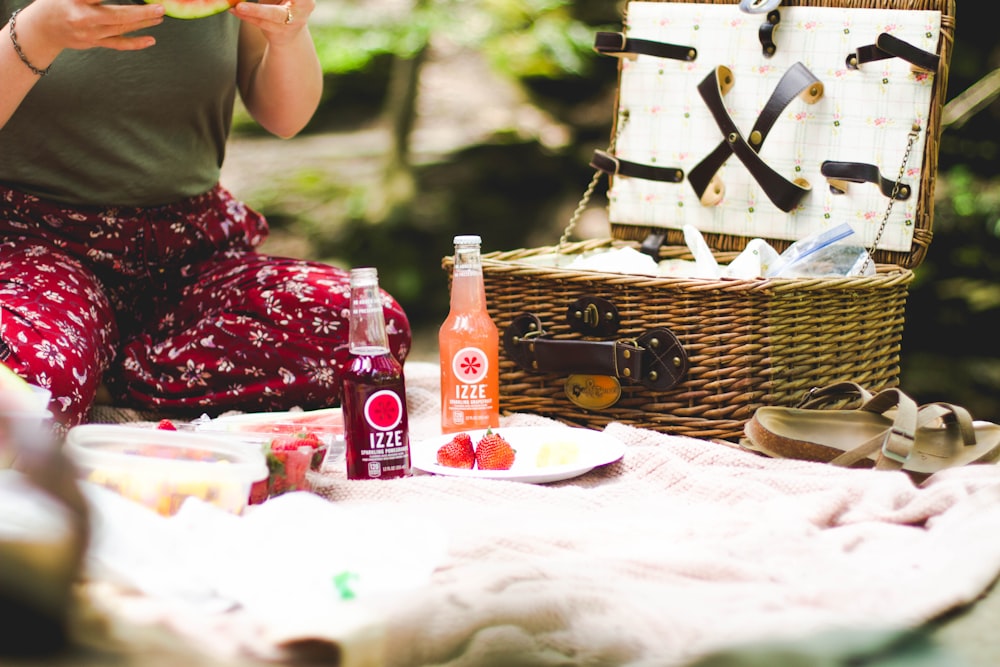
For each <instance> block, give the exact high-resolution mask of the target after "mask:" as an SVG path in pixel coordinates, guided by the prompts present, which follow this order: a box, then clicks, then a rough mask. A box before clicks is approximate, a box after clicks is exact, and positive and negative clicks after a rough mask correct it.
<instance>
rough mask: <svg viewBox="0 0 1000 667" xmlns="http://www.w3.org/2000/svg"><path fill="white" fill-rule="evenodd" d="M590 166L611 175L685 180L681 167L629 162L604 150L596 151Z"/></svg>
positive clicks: (675, 180) (648, 179)
mask: <svg viewBox="0 0 1000 667" xmlns="http://www.w3.org/2000/svg"><path fill="white" fill-rule="evenodd" d="M590 166H591V167H593V168H594V169H598V170H600V171H603V172H604V173H606V174H609V175H611V176H628V177H630V178H642V179H645V180H647V181H663V182H666V183H680V182H681V181H683V180H684V170H683V169H681V168H680V167H654V166H652V165H648V164H640V163H638V162H629V161H628V160H622V159H619V158H617V157H615V156H614V155H611V154H610V153H608V152H606V151H602V150H595V151H594V157H593V158H591V160H590Z"/></svg>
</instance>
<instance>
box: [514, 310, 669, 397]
mask: <svg viewBox="0 0 1000 667" xmlns="http://www.w3.org/2000/svg"><path fill="white" fill-rule="evenodd" d="M503 349H504V352H505V353H506V355H507V357H508V358H509V359H510V360H511V361H513V362H514V363H515V364H516V365H517V366H518V367H519V368H521V369H523V370H525V371H529V372H534V373H557V374H565V375H578V374H579V375H610V376H614V377H615V378H617V379H618V380H622V381H625V382H627V383H629V384H640V385H642V386H644V387H646V388H648V389H652V390H654V391H666V390H667V389H670V388H671V387H673V386H675V385H676V384H677V383H679V382H680V381H681V380H682V379H683V378H684V376H685V375H686V373H687V368H688V359H687V353H686V352H685V350H684V348H683V346H682V345H681V343H680V341H679V340H678V339H677V337H676V336H675V335H674V334H673V333H672V332H671V331H670V330H669V329H666V328H665V327H658V328H654V329H649V330H648V331H646V332H645V333H643V334H641V335H640V336H638V337H637V338H635V339H634V340H633V339H619V340H567V339H555V338H552V337H551V336H550V335H549V334H547V333H546V332H545V330H544V329H543V328H542V323H541V320H539V318H538V317H537V316H536V315H533V314H531V313H522V314H521V315H518V316H517V317H515V318H514V320H513V321H512V322H511V323H510V325H508V327H507V328H506V329H505V330H504V333H503Z"/></svg>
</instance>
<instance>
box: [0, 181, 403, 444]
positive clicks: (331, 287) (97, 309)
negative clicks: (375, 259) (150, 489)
mask: <svg viewBox="0 0 1000 667" xmlns="http://www.w3.org/2000/svg"><path fill="white" fill-rule="evenodd" d="M267 231H268V230H267V223H266V221H265V220H264V218H263V217H262V216H261V215H260V214H258V213H256V212H255V211H253V210H252V209H250V208H249V207H247V206H245V205H244V204H243V203H241V202H240V201H238V200H236V199H235V198H234V197H233V196H232V195H231V194H230V193H229V192H228V191H226V190H225V189H224V188H222V187H216V188H215V189H213V190H212V191H210V192H208V193H205V194H204V195H200V196H198V197H194V198H191V199H189V200H185V201H183V202H180V203H177V204H171V205H166V206H161V207H152V208H102V209H80V208H74V207H69V206H65V205H62V204H59V203H56V202H50V201H45V200H42V199H39V198H37V197H34V196H32V195H28V194H25V193H22V192H19V191H17V190H13V189H10V188H5V187H2V186H0V359H2V360H3V361H4V363H6V364H7V365H8V366H9V367H11V368H13V369H14V370H15V371H17V372H18V373H19V374H21V375H22V376H23V377H25V378H27V379H28V380H29V381H31V382H33V383H34V384H38V385H40V386H43V387H46V388H48V389H50V390H51V391H52V395H53V397H52V403H51V405H50V407H51V409H52V410H53V412H54V413H55V415H56V419H57V420H58V421H59V422H61V423H63V424H64V425H73V424H76V423H79V422H80V421H82V420H84V419H85V418H86V415H87V412H88V410H89V408H90V405H91V404H92V402H93V400H94V397H95V395H96V392H97V389H98V387H99V386H100V384H101V383H102V382H104V383H105V384H106V386H107V388H108V390H109V391H110V392H111V395H112V396H113V397H114V398H115V399H116V400H117V401H119V402H121V403H122V404H123V405H130V406H134V407H141V408H155V409H164V410H169V411H179V412H190V413H192V414H200V413H202V412H205V413H209V414H213V413H219V412H223V411H226V410H232V409H240V410H283V409H288V408H291V407H302V408H306V409H308V408H318V407H324V406H329V405H334V404H336V403H338V402H339V400H340V375H341V369H342V367H343V365H344V363H345V362H346V359H347V355H348V346H347V336H348V314H349V305H350V302H349V284H348V274H347V272H346V271H344V270H342V269H338V268H336V267H333V266H330V265H327V264H323V263H319V262H310V261H305V260H298V259H288V258H280V257H271V256H267V255H263V254H259V253H257V252H256V251H255V250H254V248H255V247H257V246H258V245H259V244H260V243H261V242H262V241H263V240H264V238H265V237H266V235H267ZM383 301H384V304H383V305H384V312H385V318H386V328H387V330H388V333H389V342H390V348H391V351H392V353H393V354H394V355H395V356H396V357H397V358H398V359H399V360H400V361H401V362H402V361H404V360H405V359H406V356H407V355H408V353H409V349H410V342H411V339H410V326H409V322H408V320H407V317H406V314H405V313H404V312H403V309H402V308H401V307H400V305H399V304H398V303H397V302H396V301H395V300H394V299H393V298H392V297H391V296H390V295H388V294H387V293H385V292H383Z"/></svg>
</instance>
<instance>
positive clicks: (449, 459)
mask: <svg viewBox="0 0 1000 667" xmlns="http://www.w3.org/2000/svg"><path fill="white" fill-rule="evenodd" d="M437 462H438V465H442V466H448V467H449V468H466V469H469V470H471V469H472V466H474V465H475V464H476V453H475V451H473V449H472V438H470V437H469V434H468V433H459V434H458V435H456V436H455V437H454V438H452V439H451V440H450V441H448V442H446V443H445V444H443V445H441V448H440V449H438V451H437Z"/></svg>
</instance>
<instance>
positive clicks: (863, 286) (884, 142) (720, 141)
mask: <svg viewBox="0 0 1000 667" xmlns="http://www.w3.org/2000/svg"><path fill="white" fill-rule="evenodd" d="M763 5H770V7H762V6H763ZM624 12H625V13H624V20H623V30H622V32H621V33H610V34H609V33H600V34H598V35H597V36H596V38H595V48H596V49H597V50H598V51H599V52H601V53H605V54H609V55H611V56H615V57H618V58H619V63H620V64H619V80H618V83H619V87H618V97H617V100H616V104H615V109H614V114H615V117H614V118H615V121H614V126H615V127H614V130H613V133H612V138H611V142H610V145H609V147H608V150H607V151H596V152H595V157H594V161H593V162H592V166H594V167H595V173H594V179H593V180H592V181H591V183H590V186H589V187H588V188H587V190H586V193H585V194H584V199H583V201H581V208H582V207H583V206H584V205H585V204H586V202H587V200H588V198H589V196H590V193H591V192H593V190H594V188H595V186H596V185H597V183H598V182H599V180H600V179H602V178H604V177H605V176H607V178H608V183H609V189H608V201H609V205H608V215H609V222H610V232H611V235H610V237H609V238H604V239H592V240H584V241H573V242H571V241H569V240H568V238H569V236H570V232H571V228H572V224H573V221H571V225H570V227H568V228H567V230H566V233H565V234H564V235H563V238H562V239H561V240H560V241H559V243H558V245H553V246H546V247H538V248H530V249H523V248H522V249H517V250H511V251H501V252H489V253H486V254H485V255H484V256H483V272H484V278H485V283H486V292H487V301H488V307H489V310H490V313H491V315H492V316H493V318H494V320H495V322H496V324H497V327H498V329H499V330H500V333H501V337H502V341H501V353H500V354H501V358H500V384H501V389H500V392H501V394H500V403H501V409H502V410H503V411H504V412H506V413H511V412H529V413H536V414H541V415H545V416H548V417H552V418H555V419H559V420H562V421H565V422H567V423H571V424H579V425H584V426H589V427H593V428H601V427H603V426H604V425H606V424H608V423H609V422H612V421H616V422H623V423H626V424H632V425H635V426H639V427H643V428H648V429H653V430H656V431H661V432H667V433H674V434H679V435H689V436H693V437H699V438H718V439H725V440H734V439H737V438H739V437H740V435H741V434H742V430H743V425H744V423H745V422H746V421H747V420H748V419H749V418H750V417H751V416H752V415H753V413H754V411H755V410H756V409H757V408H758V407H760V406H763V405H794V404H796V403H798V402H799V401H800V400H801V399H802V398H803V396H804V395H805V394H806V392H808V390H810V389H812V388H814V387H821V386H825V385H828V384H831V383H833V382H835V381H839V380H852V381H855V382H858V383H860V384H862V385H864V386H866V387H868V388H870V389H873V390H876V389H880V388H883V387H889V386H895V385H896V384H898V375H899V358H900V350H901V342H902V334H903V328H904V320H905V305H906V298H907V292H908V288H909V285H910V283H911V281H912V280H913V272H912V269H913V268H914V267H916V266H917V265H918V264H919V263H920V262H921V261H922V259H923V258H924V256H925V254H926V252H927V249H928V247H929V244H930V241H931V237H932V231H931V229H932V219H933V201H934V179H935V174H936V169H937V154H938V141H939V133H940V115H941V107H942V102H943V97H944V93H945V91H946V88H947V74H948V63H949V59H950V54H951V48H952V44H953V34H954V24H955V22H954V15H955V4H954V0H829V1H825V2H818V1H815V0H786V1H784V2H778V1H776V0H772V2H765V1H764V0H755V1H754V0H744V1H743V2H742V3H739V2H705V1H694V2H678V1H675V0H654V1H652V2H645V1H643V2H640V1H638V0H630V1H629V2H627V3H626V4H625V10H624ZM824 30H825V32H824ZM793 69H794V70H796V75H797V76H799V84H798V85H797V87H795V88H794V90H792V89H790V88H789V87H788V85H786V83H785V81H786V75H788V74H790V73H792V70H793ZM803 72H804V73H805V74H803ZM803 76H804V77H805V78H804V79H803V78H802V77H803ZM789 78H793V77H789ZM733 79H735V84H733V83H732V80H733ZM817 81H818V82H820V83H821V84H822V86H821V87H820V88H817V87H816V86H815V85H814V84H815V82H817ZM803 82H804V83H803ZM741 86H743V87H744V88H743V90H744V92H743V93H741V95H742V96H740V95H738V94H737V90H738V89H740V87H741ZM783 86H784V89H783V90H782V87H783ZM790 90H791V92H792V93H801V95H799V96H798V97H799V98H801V99H805V96H808V95H810V94H815V93H816V91H817V90H819V91H820V96H819V98H817V99H813V100H811V101H809V100H807V102H809V103H808V104H806V103H803V102H800V101H799V99H796V95H793V94H791V93H790V92H789V91H790ZM807 91H808V92H807ZM768 95H770V97H768ZM814 97H815V95H814ZM777 98H780V100H779V102H775V101H774V100H775V99H777ZM706 107H707V108H706ZM778 107H780V108H778ZM768 115H769V117H768V118H767V119H764V117H765V116H768ZM762 119H764V120H762ZM751 125H752V126H753V131H750V127H751ZM760 130H763V136H764V138H768V141H767V143H766V144H763V139H762V136H761V133H760ZM769 131H770V134H768V132H769ZM772 145H773V146H774V147H775V149H774V150H771V148H772ZM713 149H715V150H714V151H713ZM705 156H707V157H705ZM713 156H715V157H714V158H713ZM713 160H714V162H713ZM708 163H711V164H709V165H708V167H706V166H705V165H706V164H708ZM831 165H832V166H831ZM845 165H846V166H845ZM672 171H673V172H675V173H673V174H672V173H671V172H672ZM762 174H763V175H762ZM696 177H697V178H696ZM696 180H698V181H700V185H701V186H702V187H701V188H700V189H699V188H698V187H697V186H696V183H695V181H696ZM720 181H722V182H723V185H722V186H719V182H720ZM705 183H708V185H707V187H705ZM776 183H777V185H776ZM720 192H721V193H723V194H721V195H720ZM789 193H791V195H789ZM713 197H714V199H713ZM789 197H791V199H789ZM578 212H579V209H578ZM843 219H846V220H848V221H850V222H851V223H852V227H853V228H854V231H855V232H857V233H858V235H859V236H860V237H862V238H863V239H864V243H865V245H866V247H869V248H870V251H871V256H872V257H873V260H874V263H875V267H876V270H875V272H874V275H863V276H855V277H798V278H766V279H765V278H756V279H730V278H718V279H716V278H686V277H675V276H650V275H632V274H627V273H617V272H615V273H611V272H604V271H593V270H578V269H574V268H572V267H571V266H568V264H570V263H571V260H572V259H573V258H575V257H578V256H582V255H583V254H585V253H591V252H594V251H597V250H608V249H611V248H619V247H630V248H641V249H643V251H645V252H647V253H650V252H651V251H652V254H654V255H655V256H656V257H657V258H658V259H660V260H663V259H671V258H690V254H689V250H688V247H687V246H686V245H685V237H684V234H683V231H682V228H683V226H684V225H687V224H692V225H694V226H696V227H697V228H698V229H699V230H700V231H701V232H702V234H703V236H704V238H705V240H706V241H707V242H708V244H709V245H710V246H711V248H712V249H713V251H714V252H715V255H716V257H717V259H718V261H719V262H720V263H722V264H725V263H727V262H728V261H730V260H732V259H733V258H734V257H735V256H736V255H737V253H738V252H740V251H741V250H742V249H743V248H744V247H745V246H746V244H747V241H748V240H749V239H750V238H751V237H758V236H760V237H763V238H765V239H767V241H768V242H769V243H770V244H771V245H772V246H773V247H774V248H775V250H777V251H778V252H781V251H782V250H784V249H785V248H787V247H788V246H789V245H791V243H793V242H794V241H795V240H797V238H801V237H802V236H804V235H805V234H807V233H810V232H815V231H816V230H818V229H822V228H823V227H824V226H826V225H830V224H832V223H834V222H837V221H839V220H843ZM443 264H444V267H445V269H446V270H450V268H451V264H450V258H447V257H446V258H444V260H443Z"/></svg>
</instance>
